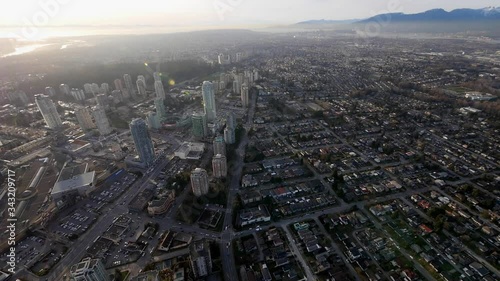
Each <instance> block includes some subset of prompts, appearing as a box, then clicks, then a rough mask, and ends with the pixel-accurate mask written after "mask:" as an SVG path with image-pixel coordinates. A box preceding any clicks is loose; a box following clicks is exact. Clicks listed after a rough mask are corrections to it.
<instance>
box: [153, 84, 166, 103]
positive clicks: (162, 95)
mask: <svg viewBox="0 0 500 281" xmlns="http://www.w3.org/2000/svg"><path fill="white" fill-rule="evenodd" d="M155 92H156V97H158V98H162V99H164V98H165V89H164V88H163V83H162V82H161V81H155Z"/></svg>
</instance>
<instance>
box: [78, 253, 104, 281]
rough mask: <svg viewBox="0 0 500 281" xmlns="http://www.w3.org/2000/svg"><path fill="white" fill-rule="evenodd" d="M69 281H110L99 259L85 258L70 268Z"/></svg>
mask: <svg viewBox="0 0 500 281" xmlns="http://www.w3.org/2000/svg"><path fill="white" fill-rule="evenodd" d="M69 275H70V280H71V281H110V278H109V275H108V273H107V272H106V269H105V268H104V264H103V263H102V262H101V260H99V259H91V258H85V259H83V260H82V261H81V262H79V263H77V264H75V265H73V266H71V268H70V274H69Z"/></svg>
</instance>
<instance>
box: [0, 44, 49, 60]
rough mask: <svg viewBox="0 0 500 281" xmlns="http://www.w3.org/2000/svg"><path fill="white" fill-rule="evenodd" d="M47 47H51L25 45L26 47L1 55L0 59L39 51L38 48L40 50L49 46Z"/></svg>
mask: <svg viewBox="0 0 500 281" xmlns="http://www.w3.org/2000/svg"><path fill="white" fill-rule="evenodd" d="M49 45H51V44H33V45H26V46H22V47H18V48H16V50H15V51H14V52H12V53H8V54H5V55H2V56H1V58H6V57H11V56H17V55H22V54H26V53H29V52H33V51H34V50H36V49H39V48H42V47H45V46H49Z"/></svg>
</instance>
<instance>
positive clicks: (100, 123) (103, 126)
mask: <svg viewBox="0 0 500 281" xmlns="http://www.w3.org/2000/svg"><path fill="white" fill-rule="evenodd" d="M92 114H93V115H94V120H95V124H96V126H97V129H98V130H99V133H100V134H101V136H106V135H109V134H111V132H112V131H113V129H112V128H111V125H110V124H109V120H108V117H107V116H106V111H105V110H104V108H103V107H101V106H99V105H97V106H96V107H94V111H93V112H92Z"/></svg>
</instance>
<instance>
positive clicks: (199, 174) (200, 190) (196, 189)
mask: <svg viewBox="0 0 500 281" xmlns="http://www.w3.org/2000/svg"><path fill="white" fill-rule="evenodd" d="M191 189H192V190H193V194H194V195H195V196H202V195H205V194H207V193H208V190H209V185H208V173H207V171H206V170H205V169H201V168H196V169H194V170H193V171H192V172H191Z"/></svg>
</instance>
